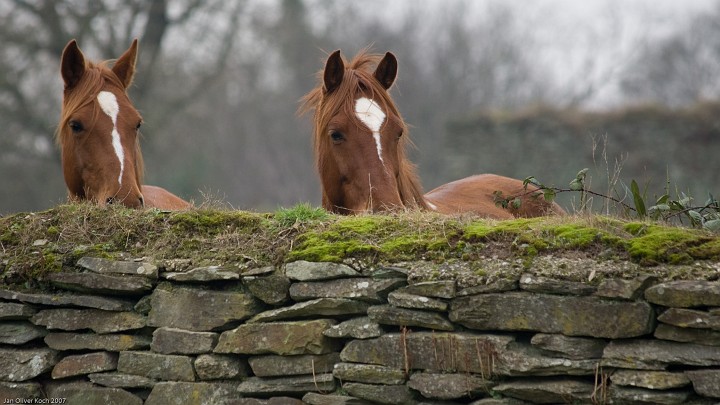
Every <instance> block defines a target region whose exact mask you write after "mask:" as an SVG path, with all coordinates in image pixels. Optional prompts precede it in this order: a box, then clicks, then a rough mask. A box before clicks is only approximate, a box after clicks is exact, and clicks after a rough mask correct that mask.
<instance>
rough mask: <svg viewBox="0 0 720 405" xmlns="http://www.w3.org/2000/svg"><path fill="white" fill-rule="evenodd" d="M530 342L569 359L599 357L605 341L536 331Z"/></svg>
mask: <svg viewBox="0 0 720 405" xmlns="http://www.w3.org/2000/svg"><path fill="white" fill-rule="evenodd" d="M530 343H531V344H532V345H533V346H535V347H537V348H539V349H542V350H545V351H547V352H550V353H554V354H556V355H558V356H559V357H567V358H569V359H577V360H580V359H599V358H601V357H602V354H603V349H605V346H606V345H607V342H606V341H605V340H602V339H593V338H581V337H568V336H565V335H560V334H546V333H538V334H536V335H535V336H533V337H532V340H531V341H530Z"/></svg>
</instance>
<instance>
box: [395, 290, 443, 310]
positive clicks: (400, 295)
mask: <svg viewBox="0 0 720 405" xmlns="http://www.w3.org/2000/svg"><path fill="white" fill-rule="evenodd" d="M402 290H404V289H400V290H395V291H393V292H391V293H390V294H388V303H389V304H390V305H392V306H394V307H398V308H408V309H423V310H426V311H437V312H446V311H447V309H448V303H447V302H445V301H442V300H439V299H437V298H428V297H426V296H423V295H414V294H408V293H405V292H402Z"/></svg>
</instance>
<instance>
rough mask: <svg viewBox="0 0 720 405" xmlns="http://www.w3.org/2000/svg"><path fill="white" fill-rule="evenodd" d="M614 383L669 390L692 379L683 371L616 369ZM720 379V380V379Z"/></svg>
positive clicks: (612, 379)
mask: <svg viewBox="0 0 720 405" xmlns="http://www.w3.org/2000/svg"><path fill="white" fill-rule="evenodd" d="M610 381H612V383H613V385H622V386H631V387H638V388H647V389H651V390H668V389H673V388H682V387H685V386H687V385H690V379H689V378H688V377H687V376H686V375H685V374H683V373H682V372H677V373H676V372H669V371H642V370H615V371H614V372H613V373H612V374H611V375H610ZM719 381H720V380H719Z"/></svg>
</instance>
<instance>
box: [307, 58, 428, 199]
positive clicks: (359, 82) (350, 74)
mask: <svg viewBox="0 0 720 405" xmlns="http://www.w3.org/2000/svg"><path fill="white" fill-rule="evenodd" d="M382 57H383V55H379V54H373V53H370V51H369V49H368V48H365V49H362V50H361V51H360V52H358V53H357V55H355V57H353V58H352V60H351V61H350V62H349V63H348V62H347V61H346V60H345V58H344V57H343V62H344V63H345V74H344V76H343V80H342V83H340V85H339V86H338V87H337V88H336V89H335V90H333V91H332V92H330V93H327V92H326V91H325V89H324V85H323V71H324V70H323V69H321V70H320V71H319V72H318V74H317V78H318V85H317V87H315V88H314V89H312V90H311V91H310V92H309V93H307V94H306V95H305V96H304V97H303V98H302V99H301V105H300V108H299V109H298V113H299V114H300V115H303V114H306V113H308V112H309V111H311V110H314V111H315V112H314V114H313V146H314V151H315V164H316V167H317V168H318V170H319V169H320V168H322V167H323V161H322V160H323V157H324V156H327V153H326V152H327V148H329V147H330V142H328V141H327V140H325V141H324V142H323V140H324V139H326V138H327V136H325V135H326V134H325V133H323V131H324V128H327V126H328V124H329V122H330V119H331V118H332V117H333V116H335V115H336V114H338V113H340V112H342V113H343V114H345V115H346V116H347V117H350V119H352V120H354V121H355V123H356V125H358V126H362V123H361V122H360V120H359V119H358V118H357V117H356V115H355V110H354V101H355V95H356V94H357V93H358V92H359V91H369V92H370V93H371V95H372V98H373V100H375V101H376V102H378V103H379V104H380V105H381V106H382V107H383V109H384V110H385V111H388V112H391V114H387V115H388V117H391V118H392V119H394V120H395V121H396V124H397V125H399V126H400V127H401V128H402V129H403V136H402V137H401V138H400V145H398V155H399V156H398V161H399V162H400V174H399V177H398V191H399V193H400V198H401V200H402V202H403V204H404V205H405V207H407V208H415V207H420V208H423V209H428V206H427V203H426V202H425V198H424V197H423V190H422V185H421V183H420V178H419V176H418V174H417V168H416V166H415V165H414V164H413V163H412V162H410V160H408V159H407V157H406V154H405V149H406V148H407V146H408V145H412V141H411V140H410V137H409V131H408V128H407V125H406V124H405V121H404V120H403V118H402V115H401V114H400V111H399V110H398V108H397V106H396V105H395V102H394V101H393V100H392V98H391V97H390V94H389V93H388V91H387V90H385V88H383V87H382V85H381V84H380V83H379V82H378V81H377V79H375V77H374V76H373V73H374V72H375V68H376V67H377V65H378V63H379V62H380V60H381V59H382Z"/></svg>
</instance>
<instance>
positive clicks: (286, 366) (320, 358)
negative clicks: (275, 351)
mask: <svg viewBox="0 0 720 405" xmlns="http://www.w3.org/2000/svg"><path fill="white" fill-rule="evenodd" d="M248 362H249V363H250V368H252V371H253V374H255V375H256V376H258V377H280V376H289V375H303V374H305V375H308V374H327V373H332V372H333V367H334V366H335V363H339V362H340V353H327V354H320V355H314V354H301V355H297V356H276V355H265V356H253V357H250V358H249V359H248Z"/></svg>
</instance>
